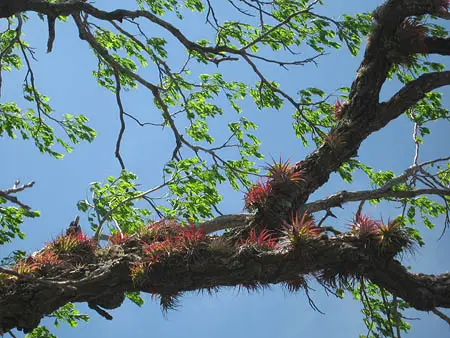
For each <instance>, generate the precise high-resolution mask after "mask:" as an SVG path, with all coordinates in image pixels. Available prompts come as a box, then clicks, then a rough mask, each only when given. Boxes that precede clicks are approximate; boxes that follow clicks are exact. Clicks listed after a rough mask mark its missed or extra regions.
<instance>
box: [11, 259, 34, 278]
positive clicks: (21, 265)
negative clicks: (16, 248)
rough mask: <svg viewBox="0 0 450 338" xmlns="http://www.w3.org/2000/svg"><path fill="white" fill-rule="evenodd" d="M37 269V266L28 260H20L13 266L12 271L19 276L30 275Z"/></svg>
mask: <svg viewBox="0 0 450 338" xmlns="http://www.w3.org/2000/svg"><path fill="white" fill-rule="evenodd" d="M38 269H39V266H38V265H37V264H36V263H33V262H32V261H30V260H29V259H20V260H19V261H18V262H17V263H16V264H15V265H14V270H15V271H16V272H17V273H19V274H21V275H24V274H30V273H33V272H35V271H37V270H38Z"/></svg>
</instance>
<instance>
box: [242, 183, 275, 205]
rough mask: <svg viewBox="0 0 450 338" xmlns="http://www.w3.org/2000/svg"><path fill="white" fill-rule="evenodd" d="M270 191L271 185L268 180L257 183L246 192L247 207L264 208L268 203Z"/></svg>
mask: <svg viewBox="0 0 450 338" xmlns="http://www.w3.org/2000/svg"><path fill="white" fill-rule="evenodd" d="M270 191H271V186H270V184H269V183H268V182H264V181H260V182H258V183H256V184H255V185H254V186H252V187H251V188H250V190H249V191H247V193H246V194H245V197H244V200H245V209H247V210H248V211H256V210H258V209H262V208H263V207H264V204H266V201H267V198H268V197H269V193H270Z"/></svg>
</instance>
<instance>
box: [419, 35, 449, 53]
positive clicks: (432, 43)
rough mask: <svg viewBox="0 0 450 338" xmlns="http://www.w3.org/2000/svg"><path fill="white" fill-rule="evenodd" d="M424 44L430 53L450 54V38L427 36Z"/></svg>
mask: <svg viewBox="0 0 450 338" xmlns="http://www.w3.org/2000/svg"><path fill="white" fill-rule="evenodd" d="M424 44H425V46H426V49H427V53H428V54H440V55H450V38H448V37H447V38H435V37H426V38H425V40H424Z"/></svg>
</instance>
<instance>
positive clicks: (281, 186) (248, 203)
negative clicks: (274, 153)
mask: <svg viewBox="0 0 450 338" xmlns="http://www.w3.org/2000/svg"><path fill="white" fill-rule="evenodd" d="M265 169H267V172H268V174H267V178H266V180H261V181H259V182H258V183H256V184H255V185H253V186H252V187H251V188H250V189H249V191H248V192H247V193H246V194H245V197H244V200H245V209H247V210H248V211H257V210H261V209H262V208H263V207H264V205H265V204H266V202H267V199H268V198H269V196H270V195H277V194H280V193H281V192H284V193H289V191H290V190H292V189H295V186H296V185H298V184H300V183H301V182H303V181H305V179H304V177H303V176H304V175H303V173H302V171H299V170H296V166H291V164H290V163H289V160H287V161H285V162H283V161H282V160H281V159H280V160H279V162H276V161H273V164H271V165H269V166H267V167H266V168H265Z"/></svg>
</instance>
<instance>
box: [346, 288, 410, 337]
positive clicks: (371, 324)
mask: <svg viewBox="0 0 450 338" xmlns="http://www.w3.org/2000/svg"><path fill="white" fill-rule="evenodd" d="M347 289H348V290H349V291H350V292H351V293H352V294H353V297H354V298H355V299H356V300H359V301H361V302H362V304H363V309H362V310H361V311H362V313H363V315H364V324H365V325H366V328H367V330H368V331H367V333H366V334H365V335H363V334H360V335H359V337H360V338H380V337H395V333H394V332H401V331H403V332H408V331H409V330H410V329H411V324H409V323H408V322H406V318H405V316H404V314H403V312H404V311H405V310H407V309H409V308H410V306H409V305H408V304H407V303H406V302H405V301H403V300H402V299H398V298H396V297H393V296H392V295H391V294H390V293H389V292H387V291H386V290H384V289H381V288H380V287H378V286H377V285H375V284H373V283H370V282H364V284H359V285H358V286H357V287H356V288H355V287H350V286H348V287H347ZM397 330H398V331H397Z"/></svg>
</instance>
